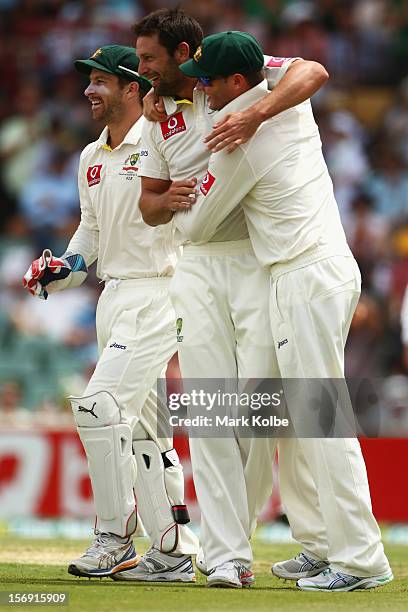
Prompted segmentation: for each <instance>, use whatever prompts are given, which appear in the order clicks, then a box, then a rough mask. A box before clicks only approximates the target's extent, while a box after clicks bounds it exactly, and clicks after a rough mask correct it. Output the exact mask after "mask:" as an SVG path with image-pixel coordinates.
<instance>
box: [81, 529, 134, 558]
mask: <svg viewBox="0 0 408 612" xmlns="http://www.w3.org/2000/svg"><path fill="white" fill-rule="evenodd" d="M112 544H116V545H117V546H120V545H122V546H123V545H124V544H125V542H120V541H116V538H115V536H114V535H113V534H111V533H98V534H97V536H96V538H95V540H94V541H93V542H92V544H91V545H90V547H89V548H88V549H87V551H86V553H85V554H86V556H87V557H99V556H100V555H101V552H102V551H104V552H106V550H105V549H106V547H107V546H109V545H112ZM108 554H109V553H108Z"/></svg>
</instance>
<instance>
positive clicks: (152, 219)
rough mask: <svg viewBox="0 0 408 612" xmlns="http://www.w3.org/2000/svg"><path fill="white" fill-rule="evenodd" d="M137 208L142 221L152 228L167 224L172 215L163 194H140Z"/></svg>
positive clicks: (145, 192) (151, 192)
mask: <svg viewBox="0 0 408 612" xmlns="http://www.w3.org/2000/svg"><path fill="white" fill-rule="evenodd" d="M139 208H140V212H141V213H142V217H143V221H144V222H145V223H147V225H151V226H152V227H156V226H157V225H165V224H166V223H169V222H170V221H171V219H172V217H173V214H174V213H173V212H172V211H171V210H169V208H168V206H167V200H166V197H165V194H158V193H154V192H153V191H144V192H143V193H142V195H141V197H140V200H139Z"/></svg>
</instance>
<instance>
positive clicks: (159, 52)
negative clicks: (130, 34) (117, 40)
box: [136, 34, 188, 96]
mask: <svg viewBox="0 0 408 612" xmlns="http://www.w3.org/2000/svg"><path fill="white" fill-rule="evenodd" d="M183 44H184V45H185V43H181V45H183ZM181 45H180V47H181ZM187 49H188V47H187ZM136 55H137V56H138V57H139V60H140V63H139V74H141V75H142V76H144V77H146V78H147V79H149V81H150V82H151V83H152V85H153V87H154V90H155V92H156V93H157V94H158V95H160V96H174V95H176V94H178V93H180V91H181V90H182V89H183V87H185V82H186V78H185V77H184V75H183V73H182V72H181V71H180V70H179V64H181V63H182V62H184V61H186V59H187V58H188V51H187V55H186V53H185V51H184V50H183V49H181V50H177V51H176V52H175V54H174V56H172V55H170V54H169V52H168V51H167V49H166V47H164V46H163V45H161V44H160V42H159V39H158V35H157V34H152V35H151V36H139V37H138V38H137V41H136Z"/></svg>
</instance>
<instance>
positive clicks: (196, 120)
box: [139, 55, 299, 243]
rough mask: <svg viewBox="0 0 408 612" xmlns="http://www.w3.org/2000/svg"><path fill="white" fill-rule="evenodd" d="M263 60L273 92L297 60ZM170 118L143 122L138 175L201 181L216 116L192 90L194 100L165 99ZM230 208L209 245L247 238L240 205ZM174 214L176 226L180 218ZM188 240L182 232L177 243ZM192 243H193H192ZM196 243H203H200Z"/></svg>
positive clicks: (201, 92) (204, 100) (206, 166)
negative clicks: (205, 139)
mask: <svg viewBox="0 0 408 612" xmlns="http://www.w3.org/2000/svg"><path fill="white" fill-rule="evenodd" d="M264 57H265V72H266V78H267V82H268V87H269V88H270V89H272V88H273V87H274V86H275V85H276V84H277V83H278V82H279V81H280V79H281V78H282V77H283V76H284V74H285V73H286V71H287V69H288V68H289V66H290V64H291V63H292V62H293V61H295V60H296V59H299V58H275V57H272V56H270V55H268V56H264ZM164 104H165V107H166V112H167V114H168V115H171V117H169V119H167V120H166V121H163V122H161V123H159V122H157V123H156V122H149V121H147V122H146V123H145V126H144V128H143V132H142V148H143V151H144V153H145V155H144V156H143V157H142V159H141V165H140V168H139V176H146V177H149V178H156V179H161V180H165V181H168V180H171V181H178V180H184V179H191V178H193V177H196V178H197V179H198V181H199V182H201V181H202V180H203V179H204V177H205V174H206V171H207V168H208V161H209V158H210V151H209V150H208V149H207V146H206V145H205V144H204V142H203V140H204V137H205V136H207V135H208V134H209V133H210V132H211V129H212V126H213V123H214V122H215V121H216V120H218V119H219V118H220V115H219V113H217V112H214V111H212V110H211V109H209V108H208V106H207V102H206V96H205V94H204V92H203V91H201V90H197V89H195V90H194V92H193V101H192V102H190V101H189V100H178V101H176V100H174V98H171V97H167V96H166V97H165V98H164ZM237 204H238V203H236V205H235V206H234V207H233V208H230V210H229V213H228V215H227V216H226V217H225V218H224V219H222V220H221V221H220V224H219V226H218V227H217V228H216V231H215V232H214V233H213V234H212V235H211V237H210V238H209V240H208V242H226V241H231V240H244V239H246V238H248V228H247V225H246V222H245V215H244V213H243V210H242V208H241V206H239V205H237ZM184 214H186V213H179V214H177V215H175V217H174V219H175V223H176V226H177V227H178V229H180V228H179V226H178V223H177V220H178V218H179V217H180V215H184ZM188 240H189V238H188V237H187V236H185V235H184V234H183V232H182V231H181V232H180V233H179V234H178V242H179V243H184V242H187V241H188ZM192 242H196V241H195V240H193V241H192ZM199 242H202V241H201V240H199Z"/></svg>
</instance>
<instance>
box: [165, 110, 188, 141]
mask: <svg viewBox="0 0 408 612" xmlns="http://www.w3.org/2000/svg"><path fill="white" fill-rule="evenodd" d="M160 127H161V131H162V134H163V138H164V140H168V139H169V138H171V137H172V136H175V135H176V134H179V133H180V132H185V131H186V129H187V127H186V123H185V121H184V117H183V113H182V112H180V113H176V114H175V115H172V117H170V118H169V119H166V121H162V122H161V123H160Z"/></svg>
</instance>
